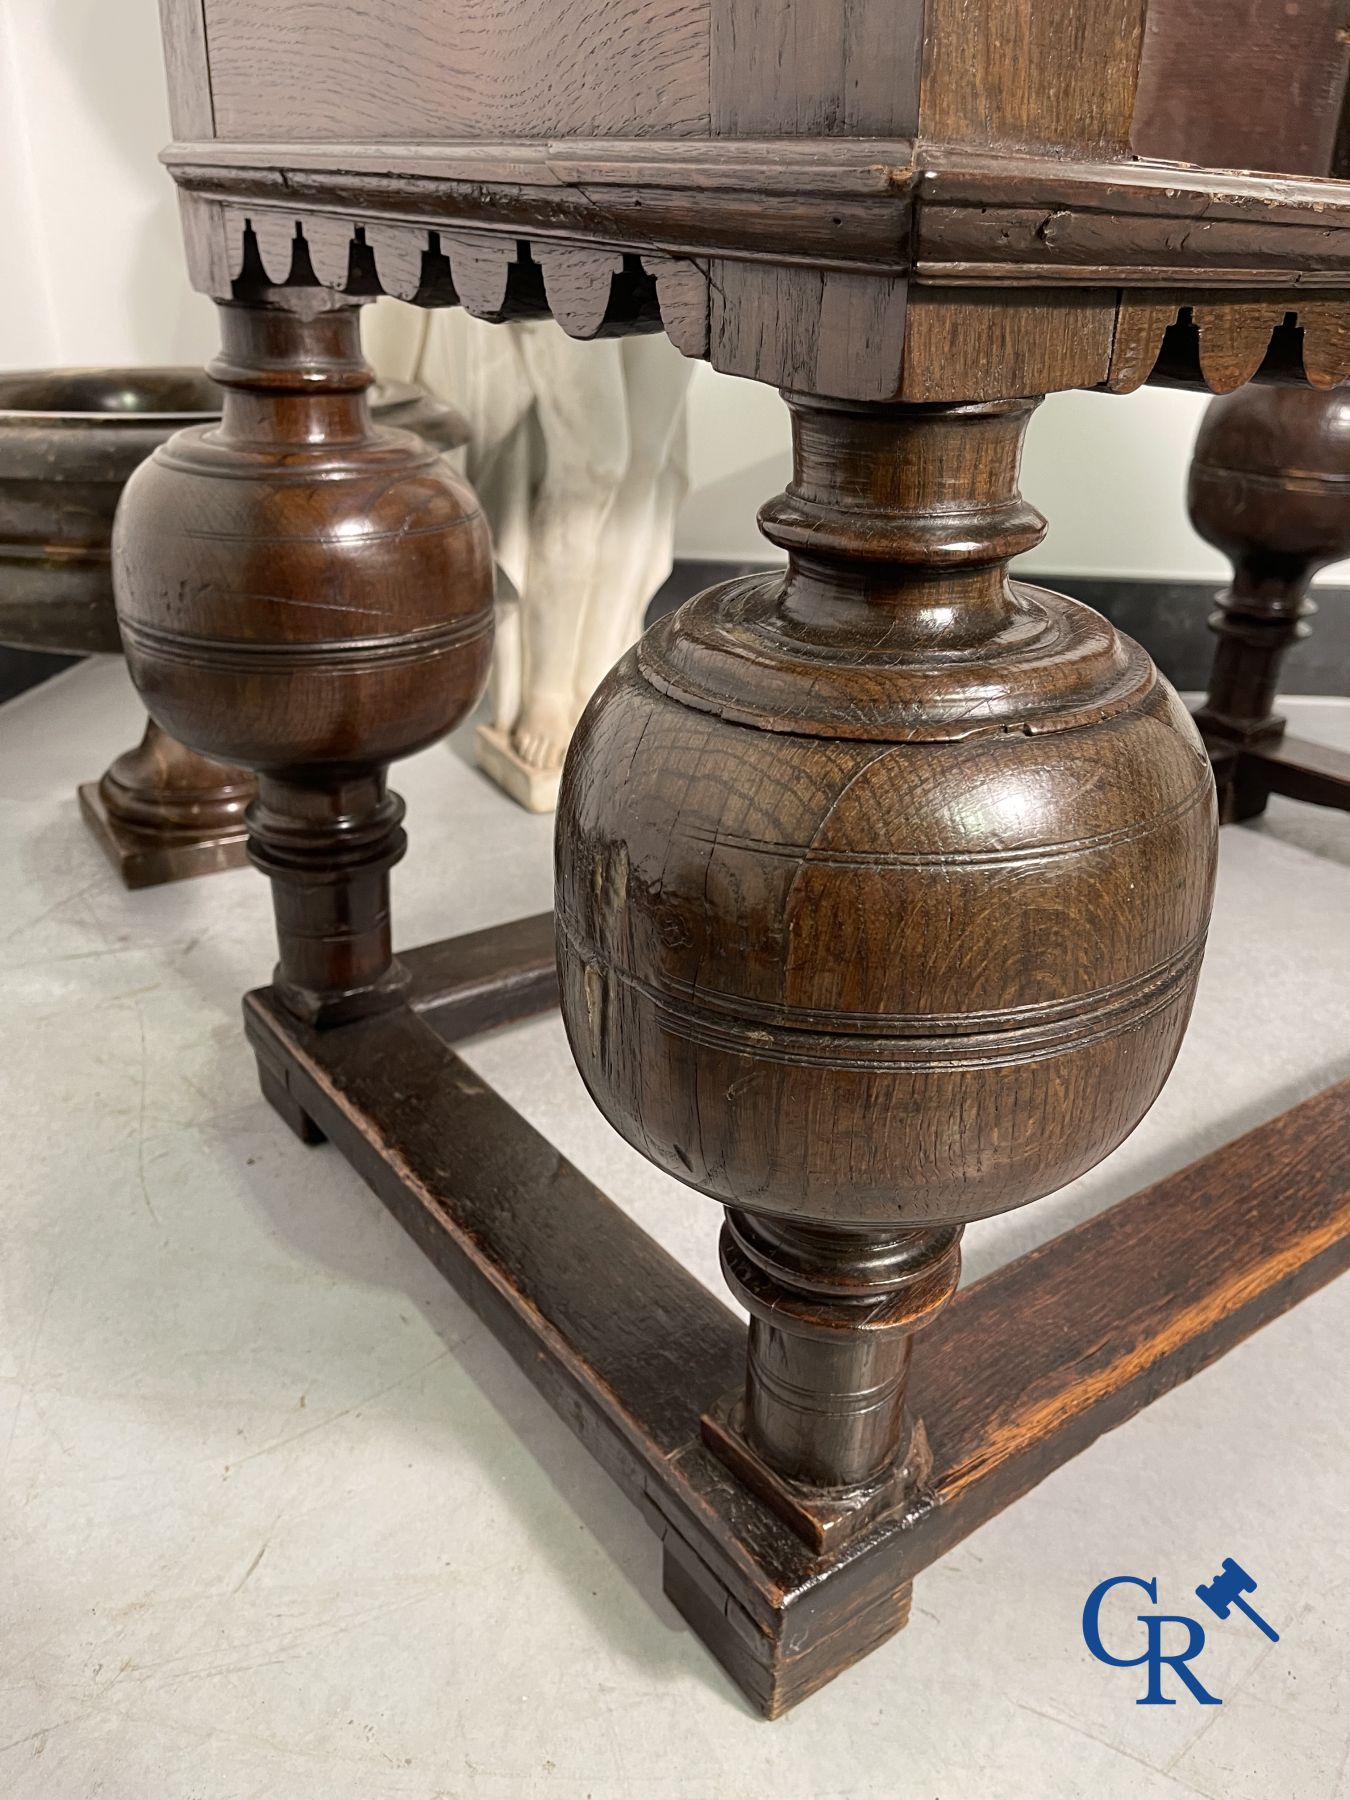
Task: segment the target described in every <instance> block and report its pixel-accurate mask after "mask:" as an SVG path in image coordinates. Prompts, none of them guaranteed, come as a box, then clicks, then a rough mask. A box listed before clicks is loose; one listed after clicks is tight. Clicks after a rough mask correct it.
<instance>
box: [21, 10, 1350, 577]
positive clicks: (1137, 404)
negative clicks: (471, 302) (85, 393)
mask: <svg viewBox="0 0 1350 1800" xmlns="http://www.w3.org/2000/svg"><path fill="white" fill-rule="evenodd" d="M336 3H337V0H334V4H336ZM168 136H169V123H168V109H167V106H166V103H165V95H164V76H163V66H162V63H161V59H160V48H159V22H158V8H157V6H156V4H155V0H0V246H3V249H2V250H0V255H2V256H3V260H4V268H5V275H6V279H5V280H4V281H2V282H0V366H8V367H11V368H24V367H36V366H40V365H42V364H46V363H67V364H69V363H77V364H78V363H85V364H88V363H104V364H115V363H173V362H202V361H204V360H205V359H206V357H207V356H209V355H210V354H211V351H212V349H213V348H214V341H215V326H214V320H213V317H212V309H211V306H210V303H209V302H207V301H205V300H203V299H201V298H200V296H198V295H194V294H193V293H191V291H190V290H189V288H188V285H187V281H186V278H185V276H184V274H183V267H182V256H181V251H180V246H179V237H178V217H177V209H176V207H175V204H174V197H173V186H172V183H171V182H170V180H169V177H168V176H167V174H166V173H165V172H164V170H163V169H162V168H161V167H160V166H159V164H158V162H157V161H156V157H157V153H158V151H159V149H160V148H161V146H162V145H163V144H164V143H165V142H166V141H167V140H168ZM1203 405H1204V402H1203V400H1202V399H1200V398H1199V397H1197V396H1194V395H1189V394H1175V393H1169V392H1166V391H1163V390H1160V389H1159V390H1152V389H1149V390H1145V391H1144V392H1142V393H1139V394H1136V395H1133V396H1132V397H1131V398H1129V399H1107V398H1105V397H1104V396H1101V395H1096V394H1059V395H1055V396H1052V398H1051V399H1049V400H1048V401H1047V402H1046V404H1045V405H1044V406H1043V407H1042V408H1041V411H1040V413H1039V415H1038V416H1037V418H1036V420H1035V422H1034V424H1033V426H1032V431H1031V438H1030V443H1029V447H1028V452H1027V459H1026V470H1025V484H1024V485H1025V488H1026V492H1027V495H1028V498H1029V499H1031V500H1032V501H1033V502H1034V503H1035V505H1037V506H1038V507H1040V509H1041V511H1042V512H1044V513H1045V515H1046V517H1047V518H1048V519H1049V520H1050V535H1049V537H1048V539H1047V540H1046V542H1045V544H1044V545H1043V546H1042V548H1041V549H1040V550H1039V551H1037V552H1036V554H1035V556H1034V558H1030V559H1028V560H1029V563H1031V564H1032V566H1035V567H1039V568H1041V569H1045V570H1048V571H1054V572H1058V573H1063V574H1076V575H1136V576H1163V577H1172V578H1191V579H1201V580H1209V579H1213V580H1219V579H1221V578H1222V575H1223V565H1222V563H1221V561H1220V559H1219V558H1218V557H1217V556H1216V555H1215V554H1214V553H1213V552H1212V551H1210V550H1209V549H1208V548H1207V547H1206V546H1205V545H1204V544H1202V543H1201V541H1200V540H1199V539H1198V538H1197V537H1196V536H1195V534H1194V533H1193V532H1192V531H1191V529H1190V526H1189V525H1188V523H1187V521H1186V515H1185V509H1184V502H1183V496H1184V491H1185V471H1186V462H1187V458H1188V456H1189V454H1190V448H1191V443H1192V441H1193V439H1194V436H1195V431H1196V428H1197V425H1198V423H1199V417H1200V413H1201V410H1202V408H1203ZM787 446H788V429H787V415H786V411H785V409H784V407H783V404H782V402H781V401H780V400H779V398H778V396H777V394H776V393H774V392H773V391H772V390H771V389H768V388H761V387H757V386H755V385H754V384H752V383H749V382H742V381H733V380H731V379H730V378H729V377H727V376H721V375H716V374H714V373H713V372H712V371H711V370H710V369H706V368H700V369H699V370H698V371H697V373H696V378H695V382H694V388H693V435H692V454H693V490H692V492H691V494H690V497H689V500H688V502H687V503H686V506H685V508H684V512H683V515H682V518H681V523H680V531H679V538H678V553H679V554H680V555H682V556H688V557H696V558H717V559H721V558H726V559H729V560H733V561H750V560H755V559H757V558H759V557H761V556H763V555H765V554H766V553H767V551H768V546H767V545H765V544H764V542H763V540H762V539H761V538H760V537H759V535H758V533H757V532H756V530H755V512H756V509H757V508H758V507H759V506H760V504H761V503H762V502H763V501H764V500H766V499H768V498H769V496H770V495H771V494H774V493H776V492H777V491H778V490H779V489H780V488H781V487H782V486H783V484H784V483H785V482H786V480H787V476H788V451H787ZM1326 579H1328V580H1336V579H1340V580H1347V579H1350V564H1347V565H1342V566H1341V568H1340V569H1339V570H1332V571H1328V574H1327V576H1326Z"/></svg>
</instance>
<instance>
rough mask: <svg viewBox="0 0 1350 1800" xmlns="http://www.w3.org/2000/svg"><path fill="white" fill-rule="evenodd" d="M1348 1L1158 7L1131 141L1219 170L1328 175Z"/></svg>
mask: <svg viewBox="0 0 1350 1800" xmlns="http://www.w3.org/2000/svg"><path fill="white" fill-rule="evenodd" d="M1348 25H1350V13H1347V9H1346V6H1345V0H1283V4H1281V5H1279V6H1272V5H1271V4H1270V3H1269V0H1152V4H1151V5H1150V7H1149V12H1148V25H1147V29H1146V31H1145V34H1144V49H1143V57H1142V61H1141V63H1140V69H1139V93H1138V99H1137V101H1136V105H1135V115H1134V128H1133V131H1132V133H1131V143H1132V145H1133V148H1134V151H1135V153H1136V155H1139V156H1152V157H1159V158H1166V159H1168V160H1171V161H1175V162H1188V163H1203V164H1205V165H1207V166H1209V167H1212V168H1218V169H1266V170H1272V171H1275V172H1276V173H1279V174H1285V175H1327V174H1330V173H1331V169H1332V159H1333V151H1334V148H1335V144H1336V133H1337V127H1338V124H1339V122H1340V113H1341V107H1342V104H1343V102H1344V100H1345V91H1346V71H1347V67H1348V66H1350V61H1348V59H1350V32H1347V26H1348Z"/></svg>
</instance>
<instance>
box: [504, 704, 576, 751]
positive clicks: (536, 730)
mask: <svg viewBox="0 0 1350 1800" xmlns="http://www.w3.org/2000/svg"><path fill="white" fill-rule="evenodd" d="M574 724H575V721H574V720H573V718H572V710H571V708H570V706H569V705H568V704H567V702H566V701H563V700H554V699H551V698H550V697H549V696H548V695H546V694H545V695H536V696H535V698H534V699H532V700H531V701H530V703H529V705H528V706H527V707H526V708H525V710H524V712H523V713H522V714H521V715H520V718H519V720H518V721H517V722H516V728H515V730H514V731H513V732H512V733H511V742H512V745H513V746H514V748H515V752H516V755H517V756H518V757H519V758H520V760H521V761H522V762H523V763H528V764H529V766H530V767H531V768H532V769H560V768H561V767H562V764H563V758H564V757H565V756H566V755H567V746H568V744H569V743H570V741H571V737H572V728H573V725H574Z"/></svg>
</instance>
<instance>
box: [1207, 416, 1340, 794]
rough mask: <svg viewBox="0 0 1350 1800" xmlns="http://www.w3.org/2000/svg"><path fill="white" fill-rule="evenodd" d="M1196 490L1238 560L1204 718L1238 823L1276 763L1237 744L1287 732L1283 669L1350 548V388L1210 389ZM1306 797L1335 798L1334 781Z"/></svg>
mask: <svg viewBox="0 0 1350 1800" xmlns="http://www.w3.org/2000/svg"><path fill="white" fill-rule="evenodd" d="M1188 499H1189V506H1190V514H1191V521H1192V523H1193V524H1194V526H1195V528H1196V530H1197V531H1198V532H1199V533H1200V535H1201V536H1202V537H1203V538H1205V539H1207V540H1208V541H1209V542H1210V543H1211V544H1213V545H1214V546H1215V547H1216V548H1217V549H1219V550H1222V551H1223V553H1224V555H1225V556H1227V557H1228V558H1229V560H1230V561H1231V562H1232V564H1233V582H1232V585H1231V587H1229V588H1227V589H1226V590H1225V591H1224V592H1223V593H1222V594H1220V596H1219V601H1218V606H1217V608H1216V610H1215V612H1214V614H1213V616H1212V617H1211V619H1210V626H1211V628H1212V629H1213V630H1214V632H1215V633H1216V634H1217V636H1218V640H1219V641H1218V646H1217V648H1216V650H1215V653H1214V665H1213V669H1212V671H1211V673H1210V679H1209V689H1208V692H1207V694H1206V696H1205V701H1204V704H1203V705H1202V706H1201V707H1200V708H1199V710H1198V711H1197V713H1196V721H1197V723H1198V724H1199V726H1200V729H1201V731H1202V732H1203V733H1204V736H1205V740H1206V742H1207V743H1208V744H1210V746H1211V747H1212V748H1213V749H1214V750H1215V751H1216V752H1217V753H1218V754H1217V755H1216V768H1217V770H1218V774H1219V799H1220V809H1221V815H1222V818H1223V820H1224V822H1225V823H1237V822H1239V821H1240V820H1243V819H1251V818H1255V817H1257V816H1258V815H1259V814H1261V813H1263V812H1264V811H1265V808H1266V801H1267V799H1268V797H1269V794H1270V791H1271V781H1270V771H1269V767H1268V766H1267V765H1266V764H1265V763H1264V762H1263V761H1262V759H1261V758H1260V757H1256V756H1245V757H1244V756H1243V755H1241V754H1240V752H1242V751H1244V750H1245V751H1253V750H1262V749H1266V750H1269V749H1271V748H1273V747H1274V746H1277V745H1278V744H1279V743H1280V740H1281V739H1282V738H1283V737H1284V735H1285V721H1284V720H1283V719H1282V718H1281V717H1280V716H1279V715H1278V714H1277V713H1276V711H1275V702H1276V697H1277V694H1278V691H1279V683H1280V672H1281V668H1282V665H1283V663H1284V659H1285V657H1286V656H1287V655H1288V653H1289V651H1290V650H1291V649H1292V648H1293V646H1294V645H1295V644H1296V643H1297V642H1298V641H1299V640H1300V639H1301V638H1305V637H1307V635H1308V632H1309V626H1308V624H1307V620H1308V617H1309V616H1310V615H1311V614H1312V613H1313V612H1314V611H1315V610H1316V608H1315V607H1314V606H1313V604H1312V601H1311V600H1310V599H1309V598H1308V589H1309V587H1310V585H1311V582H1312V578H1313V576H1314V575H1315V574H1316V573H1317V571H1318V570H1319V569H1321V568H1324V567H1325V566H1326V565H1327V564H1328V563H1332V562H1336V561H1339V559H1340V558H1341V557H1344V556H1350V397H1347V395H1346V394H1345V393H1344V392H1342V391H1340V390H1336V389H1333V390H1331V391H1327V392H1319V391H1317V390H1314V389H1310V388H1282V387H1256V386H1250V387H1245V388H1241V389H1239V390H1238V392H1237V393H1235V394H1228V395H1225V396H1224V397H1223V398H1222V399H1219V400H1214V401H1212V402H1211V403H1210V406H1209V408H1208V410H1207V411H1206V413H1205V418H1204V422H1203V424H1202V425H1201V428H1200V436H1199V438H1198V440H1197V442H1196V447H1195V456H1194V459H1193V461H1192V464H1191V474H1190V486H1189V495H1188ZM1224 752H1229V753H1230V754H1228V755H1227V756H1225V755H1224V754H1223V753H1224ZM1235 752H1236V753H1238V754H1233V753H1235ZM1347 776H1350V770H1347V771H1346V772H1345V774H1343V775H1342V776H1341V778H1340V787H1341V797H1340V800H1339V802H1338V803H1339V804H1340V805H1342V806H1345V805H1350V787H1347ZM1328 785H1332V784H1328ZM1305 797H1307V798H1318V799H1322V800H1326V801H1331V802H1332V803H1337V802H1335V801H1334V798H1333V795H1332V794H1331V793H1330V792H1327V793H1318V792H1309V793H1308V794H1307V795H1306V796H1305Z"/></svg>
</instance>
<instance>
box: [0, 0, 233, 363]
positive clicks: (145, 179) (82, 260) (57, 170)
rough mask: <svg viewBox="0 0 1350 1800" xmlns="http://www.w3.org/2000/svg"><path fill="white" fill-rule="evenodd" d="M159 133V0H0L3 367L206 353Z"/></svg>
mask: <svg viewBox="0 0 1350 1800" xmlns="http://www.w3.org/2000/svg"><path fill="white" fill-rule="evenodd" d="M168 138H169V115H168V106H167V103H166V99H165V91H164V71H163V63H162V60H161V55H160V44H159V13H158V7H157V6H156V4H155V0H0V258H3V261H4V265H5V280H4V281H3V282H0V365H3V366H7V367H11V368H33V367H39V366H42V365H44V364H49V363H61V364H72V363H73V364H94V363H97V364H107V365H112V364H116V363H129V364H135V363H175V362H193V363H200V362H202V361H204V360H205V358H206V357H207V356H209V355H210V354H211V351H212V348H213V346H214V341H215V319H214V309H213V308H212V306H211V303H210V302H209V301H208V300H203V299H202V298H201V297H200V296H199V295H196V294H194V293H192V291H191V290H190V288H189V287H188V284H187V279H186V277H185V275H184V273H183V259H182V250H181V242H180V238H179V230H178V208H177V204H176V202H175V199H174V191H173V183H172V182H171V181H170V179H169V177H168V175H167V174H166V173H165V171H164V170H163V169H162V168H161V167H160V165H159V163H158V162H157V160H156V158H157V156H158V154H159V151H160V150H161V149H162V148H163V146H164V145H165V144H166V143H167V142H168ZM14 245H17V246H18V247H19V249H18V254H17V255H12V248H13V246H14Z"/></svg>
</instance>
